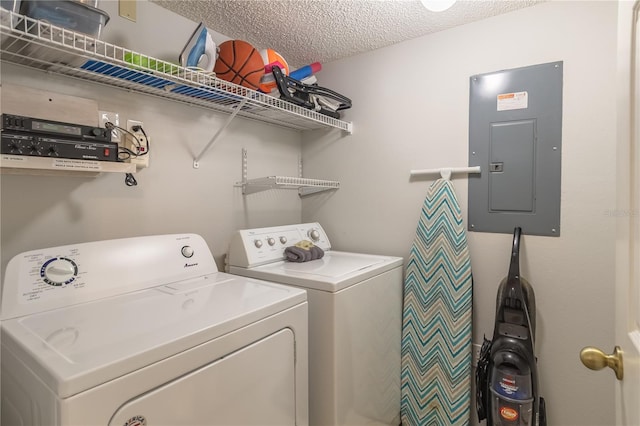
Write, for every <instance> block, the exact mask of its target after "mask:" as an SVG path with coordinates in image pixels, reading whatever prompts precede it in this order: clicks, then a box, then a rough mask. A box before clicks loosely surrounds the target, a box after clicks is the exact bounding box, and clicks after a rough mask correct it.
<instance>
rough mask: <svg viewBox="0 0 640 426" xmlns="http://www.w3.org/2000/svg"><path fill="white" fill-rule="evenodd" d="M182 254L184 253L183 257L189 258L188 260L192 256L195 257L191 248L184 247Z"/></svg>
mask: <svg viewBox="0 0 640 426" xmlns="http://www.w3.org/2000/svg"><path fill="white" fill-rule="evenodd" d="M181 252H182V255H183V256H184V257H187V258H188V257H191V256H193V247H191V246H184V247H182V250H181Z"/></svg>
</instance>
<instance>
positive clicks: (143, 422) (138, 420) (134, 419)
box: [123, 416, 147, 426]
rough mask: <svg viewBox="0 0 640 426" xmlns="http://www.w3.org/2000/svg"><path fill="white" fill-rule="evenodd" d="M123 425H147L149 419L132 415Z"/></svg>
mask: <svg viewBox="0 0 640 426" xmlns="http://www.w3.org/2000/svg"><path fill="white" fill-rule="evenodd" d="M123 426H147V419H145V418H144V416H134V417H131V418H130V419H129V420H127V421H126V423H125V424H124V425H123Z"/></svg>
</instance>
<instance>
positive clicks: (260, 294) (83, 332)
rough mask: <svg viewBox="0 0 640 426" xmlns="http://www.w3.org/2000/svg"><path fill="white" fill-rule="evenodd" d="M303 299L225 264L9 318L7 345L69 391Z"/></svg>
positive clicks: (59, 390)
mask: <svg viewBox="0 0 640 426" xmlns="http://www.w3.org/2000/svg"><path fill="white" fill-rule="evenodd" d="M305 300H306V293H305V292H304V291H303V290H300V289H296V288H293V287H285V286H280V285H277V284H271V283H263V282H260V281H257V280H252V279H247V278H240V277H237V276H233V275H229V274H225V273H222V272H219V273H216V274H211V275H207V276H203V277H199V278H196V279H192V280H189V281H182V282H177V283H173V284H168V285H164V286H160V287H155V288H151V289H146V290H142V291H137V292H134V293H129V294H125V295H120V296H115V297H112V298H108V299H103V300H99V301H95V302H89V303H83V304H79V305H75V306H71V307H68V308H63V309H56V310H52V311H47V312H43V313H40V314H34V315H30V316H26V317H21V318H16V319H12V320H8V321H3V323H2V345H3V346H4V348H5V349H7V350H10V351H11V352H14V353H15V355H16V357H17V358H18V359H20V360H22V361H23V362H24V363H25V364H26V365H27V366H28V367H29V368H30V369H32V370H33V371H34V372H35V373H36V374H38V376H39V377H40V378H41V379H42V380H43V381H44V382H45V383H46V384H47V385H48V386H49V387H50V388H51V389H52V390H53V391H54V392H56V393H57V394H58V396H60V397H61V398H65V397H68V396H71V395H74V394H76V393H78V392H81V391H83V390H86V389H88V388H91V387H94V386H97V385H99V384H101V383H104V382H107V381H109V380H112V379H114V378H116V377H119V376H122V375H124V374H127V373H129V372H131V371H134V370H137V369H140V368H142V367H144V366H147V365H149V364H152V363H154V362H156V361H159V360H161V359H164V358H167V357H169V356H172V355H174V354H176V353H179V352H181V351H184V350H186V349H189V348H192V347H194V346H196V345H199V344H201V343H203V342H206V341H209V340H211V339H214V338H216V337H218V336H221V335H223V334H226V333H229V332H232V331H234V330H236V329H239V328H241V327H244V326H246V325H248V324H251V323H253V322H255V321H258V320H260V319H263V318H267V317H269V316H271V315H274V314H277V313H278V312H281V311H282V310H284V309H287V308H290V307H292V306H294V305H297V304H299V303H302V302H304V301H305Z"/></svg>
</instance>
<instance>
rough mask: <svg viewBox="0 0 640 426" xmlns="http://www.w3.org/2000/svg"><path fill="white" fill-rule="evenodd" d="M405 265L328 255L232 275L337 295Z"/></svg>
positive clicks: (355, 255) (373, 257) (399, 260)
mask: <svg viewBox="0 0 640 426" xmlns="http://www.w3.org/2000/svg"><path fill="white" fill-rule="evenodd" d="M401 265H402V258H401V257H390V256H377V255H370V254H360V253H349V252H341V251H328V252H326V253H325V255H324V257H323V258H322V259H318V260H312V261H309V262H302V263H296V262H288V261H281V262H275V263H269V264H266V265H261V266H257V267H254V268H237V267H231V268H230V272H231V273H235V274H239V275H244V276H249V277H253V278H260V279H264V280H269V281H275V282H278V283H283V284H290V285H295V286H298V287H304V288H310V289H316V290H322V291H329V292H336V291H339V290H342V289H344V288H347V287H349V286H351V285H353V284H355V283H358V282H361V281H364V280H366V279H369V278H371V277H374V276H376V275H379V274H381V273H383V272H386V271H388V270H390V269H393V268H396V267H399V266H401Z"/></svg>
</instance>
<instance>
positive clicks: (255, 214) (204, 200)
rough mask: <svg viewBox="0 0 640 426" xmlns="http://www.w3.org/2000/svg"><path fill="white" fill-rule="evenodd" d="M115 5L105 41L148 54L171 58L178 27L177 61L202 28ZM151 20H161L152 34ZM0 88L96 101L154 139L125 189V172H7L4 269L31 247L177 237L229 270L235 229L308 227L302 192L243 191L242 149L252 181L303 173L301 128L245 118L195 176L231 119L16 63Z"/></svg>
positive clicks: (151, 9)
mask: <svg viewBox="0 0 640 426" xmlns="http://www.w3.org/2000/svg"><path fill="white" fill-rule="evenodd" d="M115 5H117V2H107V3H106V4H105V6H106V7H107V8H109V14H110V15H111V21H110V22H109V24H107V28H106V29H110V28H111V29H113V31H112V33H109V31H105V34H104V36H105V37H104V38H105V39H107V40H111V41H114V39H120V40H121V41H123V42H124V43H125V46H124V47H127V48H130V49H134V50H138V51H141V52H142V53H145V54H149V55H152V56H154V55H155V56H156V57H160V58H167V57H169V56H172V55H170V54H169V53H168V52H169V51H168V50H167V49H168V48H167V46H168V42H167V41H164V39H162V38H159V36H158V31H160V32H162V31H164V32H165V33H167V32H168V29H171V28H173V29H175V30H176V31H175V32H174V33H173V34H174V38H175V40H173V44H174V50H175V52H174V53H175V57H176V58H177V55H178V54H179V50H181V49H182V47H183V46H184V43H185V42H186V39H187V38H188V37H189V36H190V35H191V32H192V31H193V30H194V29H195V24H194V23H189V22H186V21H185V20H184V19H183V18H180V17H178V16H177V15H174V14H173V13H171V12H167V11H165V10H164V9H162V8H160V7H158V6H156V5H154V4H152V3H148V2H138V17H139V23H140V22H142V23H141V24H140V27H136V24H131V23H129V22H123V21H124V20H123V19H122V18H119V17H118V15H117V12H114V11H113V10H112V9H114V8H115ZM114 10H115V9H114ZM149 16H153V17H154V18H156V19H157V21H154V22H155V24H156V25H155V28H156V29H155V30H153V31H151V30H150V29H149V26H150V25H151V24H153V23H154V22H149ZM145 22H146V24H145ZM160 23H161V25H160ZM172 23H173V24H172ZM123 26H124V27H126V28H129V29H128V30H127V31H130V32H131V33H132V34H136V35H131V36H130V38H129V39H124V38H122V37H120V36H116V35H117V34H121V35H122V34H124V33H122V32H120V31H119V28H122V27H123ZM151 26H153V25H151ZM136 28H137V29H138V30H137V31H136ZM178 29H180V30H178ZM169 33H171V32H170V31H169ZM145 40H146V41H145ZM149 40H152V41H155V42H156V43H157V46H158V49H155V51H154V52H151V51H146V50H144V49H145V46H146V47H149V48H150V49H151V50H154V49H152V48H151V46H149V45H148V43H149ZM176 40H177V41H176ZM0 82H1V83H2V84H3V85H6V84H13V85H22V86H28V87H32V88H36V89H41V90H46V91H49V92H55V93H62V94H66V95H72V96H78V97H83V98H90V99H95V100H97V102H98V107H99V108H100V109H102V110H107V111H115V112H118V113H119V114H120V120H121V123H126V120H127V119H134V120H141V121H143V122H144V129H145V131H146V132H147V134H148V135H149V136H150V137H151V142H152V143H151V151H150V167H149V168H148V169H145V170H143V171H141V172H140V173H138V174H136V178H137V180H138V186H136V187H127V186H125V184H124V175H122V174H119V173H117V174H116V173H103V174H102V175H100V176H98V177H95V178H84V177H58V176H56V177H41V176H23V175H20V176H13V175H2V176H1V183H0V189H1V205H0V214H1V230H2V232H1V239H0V245H1V247H2V260H1V264H0V265H1V269H2V270H3V271H4V267H5V266H6V264H7V262H8V261H9V259H10V258H11V257H13V256H14V255H16V254H18V253H20V252H23V251H27V250H33V249H37V248H43V247H50V246H57V245H64V244H72V243H77V242H85V241H92V240H101V239H111V238H122V237H133V236H140V235H150V234H164V233H173V232H176V233H181V232H194V233H197V234H201V235H202V236H203V237H204V238H205V240H206V241H207V243H208V244H209V246H210V248H211V250H212V251H213V254H214V257H215V259H216V261H217V263H218V267H219V268H222V267H223V257H224V254H225V253H226V251H227V249H228V242H229V239H230V237H231V234H232V232H233V231H234V230H236V229H241V228H249V227H251V228H252V227H261V226H275V225H282V224H288V223H295V222H299V221H300V217H301V201H300V198H299V197H298V195H297V192H296V191H277V190H273V191H266V192H262V193H257V194H251V195H248V196H243V195H242V190H241V188H238V187H234V184H235V183H236V182H238V181H240V180H241V179H242V156H241V151H242V148H243V147H244V148H247V150H248V166H249V167H248V175H249V176H248V177H249V178H257V177H263V176H271V175H284V176H297V174H298V161H299V156H300V140H301V135H300V133H299V132H297V131H293V130H287V129H283V128H280V127H275V126H271V125H266V124H261V123H257V122H253V121H248V120H245V119H241V118H236V119H235V120H234V121H233V122H232V123H231V125H230V126H229V127H228V128H227V129H226V130H225V132H223V133H222V135H221V136H220V138H219V139H218V142H217V143H216V145H214V147H213V148H212V149H211V150H210V151H209V152H208V153H207V154H206V155H204V157H203V158H202V160H201V161H200V168H199V169H197V170H196V169H194V168H193V159H194V157H195V155H197V154H198V153H200V152H201V150H202V149H203V148H204V147H205V145H206V144H207V143H208V142H209V140H210V139H211V138H212V136H213V135H214V134H215V133H216V131H217V130H218V129H219V128H220V126H221V125H222V124H223V123H224V122H225V121H226V119H227V116H226V115H221V114H218V113H215V112H211V111H207V110H204V109H201V108H197V107H189V106H186V105H183V104H179V103H175V102H171V101H167V100H163V99H159V98H155V97H151V96H146V95H139V94H134V93H129V92H127V91H123V90H120V89H114V88H110V87H107V86H103V85H96V84H92V83H86V82H83V81H79V80H75V79H70V78H65V77H60V76H56V75H51V74H47V73H43V72H39V71H33V70H29V69H25V68H22V67H16V66H11V65H7V64H3V66H2V75H1V80H0ZM0 107H1V108H0V109H1V110H2V111H3V112H11V105H7V104H6V103H5V102H2V104H1V105H0ZM41 118H47V117H41Z"/></svg>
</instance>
